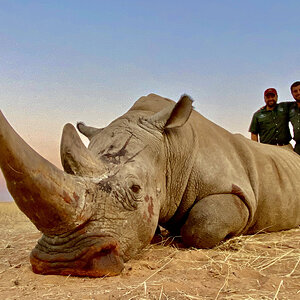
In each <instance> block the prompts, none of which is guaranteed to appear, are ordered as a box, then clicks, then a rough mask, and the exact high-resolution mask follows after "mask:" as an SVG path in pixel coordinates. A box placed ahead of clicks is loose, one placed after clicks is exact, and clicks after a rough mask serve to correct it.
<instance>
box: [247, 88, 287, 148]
mask: <svg viewBox="0 0 300 300" xmlns="http://www.w3.org/2000/svg"><path fill="white" fill-rule="evenodd" d="M264 99H265V103H266V105H265V106H264V107H262V108H261V109H259V110H258V111H257V112H255V113H254V115H253V117H252V121H251V124H250V128H249V132H251V139H252V140H254V141H256V142H258V141H260V142H261V143H264V144H271V145H278V146H284V145H288V144H289V142H290V140H291V139H292V137H291V133H290V129H289V106H290V103H289V102H281V103H279V104H277V100H278V94H277V91H276V90H275V89H274V88H269V89H267V90H265V92H264Z"/></svg>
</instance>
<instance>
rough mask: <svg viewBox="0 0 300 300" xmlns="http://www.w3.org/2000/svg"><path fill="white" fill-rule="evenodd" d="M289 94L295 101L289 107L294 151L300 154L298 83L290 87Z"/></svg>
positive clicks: (299, 84) (299, 93)
mask: <svg viewBox="0 0 300 300" xmlns="http://www.w3.org/2000/svg"><path fill="white" fill-rule="evenodd" d="M291 93H292V95H293V97H294V99H295V100H296V102H292V103H291V106H290V115H289V117H290V121H291V123H292V125H293V129H294V138H293V139H294V141H295V142H296V144H295V148H294V151H295V152H296V153H298V154H300V81H296V82H294V83H293V84H292V85H291Z"/></svg>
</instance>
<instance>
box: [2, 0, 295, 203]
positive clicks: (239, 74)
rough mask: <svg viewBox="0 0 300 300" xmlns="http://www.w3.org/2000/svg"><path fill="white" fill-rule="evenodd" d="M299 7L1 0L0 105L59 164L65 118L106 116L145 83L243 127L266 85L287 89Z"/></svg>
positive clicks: (227, 124)
mask: <svg viewBox="0 0 300 300" xmlns="http://www.w3.org/2000/svg"><path fill="white" fill-rule="evenodd" d="M299 11H300V1H299V0H294V1H291V0H285V1H283V0H282V1H277V0H263V1H262V0H252V1H248V0H243V1H238V0H235V1H234V0H222V1H221V0H219V1H215V0H209V1H202V0H198V1H197V0H194V1H189V0H185V1H176V0H165V1H163V0H159V1H156V0H151V1H149V0H147V1H146V0H145V1H143V0H136V1H134V0H132V1H129V0H128V1H126V0H123V1H121V0H114V1H109V0H107V1H101V0H99V1H74V0H72V1H71V0H69V1H66V0H65V1H63V0H49V1H40V0H39V1H29V0H28V1H25V0H23V1H22V0H19V1H13V0H0V101H1V102H0V104H1V106H0V109H1V110H2V112H3V113H4V114H5V116H6V118H7V119H8V120H9V122H10V123H11V125H12V126H13V127H14V128H15V130H16V131H17V132H18V133H19V134H20V135H21V136H22V137H23V139H25V141H26V142H27V143H29V144H30V145H31V146H32V147H33V148H34V149H35V150H37V151H38V152H39V153H40V154H41V155H43V156H44V157H45V158H46V159H48V160H49V161H51V162H52V163H54V164H56V165H57V166H60V160H59V142H60V136H61V132H62V128H63V126H64V124H65V123H67V122H71V123H73V124H75V123H76V121H79V120H82V121H84V122H86V123H87V124H88V125H92V126H95V127H103V126H106V125H107V124H108V123H109V122H110V121H111V120H113V119H114V118H116V117H117V116H119V115H121V114H123V113H124V112H125V111H127V110H128V109H129V107H130V106H131V105H132V104H133V102H134V101H135V100H137V99H138V98H139V97H140V96H143V95H147V94H149V93H157V94H160V95H162V96H165V97H168V98H171V99H174V100H177V99H178V98H179V97H180V95H181V94H183V93H187V94H189V95H190V96H191V97H192V98H193V99H194V100H195V102H194V106H195V108H196V110H198V111H199V112H200V113H201V114H203V115H204V116H206V117H207V118H209V119H210V120H212V121H214V122H215V123H217V124H219V125H221V126H222V127H224V128H226V129H227V130H229V131H231V132H239V133H242V134H243V135H245V136H249V134H248V132H247V131H248V127H249V123H250V120H251V117H252V114H253V112H254V111H256V110H257V109H258V108H259V107H261V106H262V105H263V104H264V102H263V91H264V90H265V89H266V88H268V87H275V88H276V89H277V90H278V93H279V100H282V101H283V100H292V98H291V95H290V90H289V87H290V85H291V83H293V82H294V81H296V80H300V22H299V20H300V19H299ZM84 141H85V140H84ZM85 142H86V141H85ZM0 199H1V200H9V199H11V198H10V196H9V194H8V192H7V190H6V188H5V183H4V179H3V176H2V174H0Z"/></svg>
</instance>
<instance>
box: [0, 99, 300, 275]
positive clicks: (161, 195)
mask: <svg viewBox="0 0 300 300" xmlns="http://www.w3.org/2000/svg"><path fill="white" fill-rule="evenodd" d="M0 119H1V120H0V151H1V152H0V164H1V168H2V170H3V173H4V176H5V178H6V181H7V187H8V189H9V191H10V193H11V194H12V196H13V197H14V199H15V201H16V203H17V205H18V206H19V208H20V209H21V210H22V211H23V212H24V213H25V214H26V215H27V216H28V218H29V219H30V220H31V221H32V222H33V223H34V224H35V225H36V227H37V228H38V229H39V230H40V231H41V232H42V233H43V236H42V238H41V239H40V240H39V242H38V244H37V246H36V247H35V249H33V251H32V253H31V257H30V260H31V264H32V268H33V271H34V272H36V273H41V274H63V275H69V274H72V275H79V276H103V275H116V274H119V273H120V272H121V270H122V269H123V262H124V261H127V260H128V259H130V258H131V257H132V256H134V255H135V254H137V253H138V252H139V251H140V250H141V249H142V248H143V247H145V246H146V245H147V244H149V243H150V241H151V239H152V237H153V235H154V232H155V229H156V227H157V225H158V224H160V225H162V226H164V227H165V228H167V229H169V230H170V231H172V232H180V233H181V235H182V239H183V242H184V243H185V244H186V245H187V246H193V247H198V248H208V247H213V246H215V245H217V244H218V243H219V242H221V241H223V240H224V239H228V238H230V237H233V236H237V235H240V234H246V233H254V232H257V231H260V230H265V231H278V230H282V229H288V228H292V227H296V226H298V225H299V224H300V184H299V181H300V156H298V155H297V154H295V153H293V152H292V151H287V150H285V149H282V148H280V147H276V146H270V145H262V144H259V143H255V142H253V141H251V140H248V139H246V138H244V137H242V136H241V135H234V134H231V133H229V132H228V131H226V130H224V129H222V128H220V127H219V126H217V125H215V124H214V123H212V122H210V121H208V120H207V119H205V118H204V117H203V116H201V115H200V114H199V113H197V112H196V111H193V109H192V101H191V99H190V98H189V97H188V96H186V95H184V96H182V97H181V99H180V100H179V101H178V102H177V104H175V103H174V102H173V101H171V100H169V99H166V98H162V97H160V96H157V95H154V94H150V95H148V96H147V97H142V98H140V99H139V100H138V101H137V102H136V103H135V104H134V105H133V107H132V108H131V109H130V110H129V111H128V112H127V113H125V114H124V115H123V116H121V117H120V118H118V119H116V120H115V121H113V122H112V123H111V124H110V125H108V126H107V127H105V128H103V129H97V128H92V127H88V126H85V125H84V124H83V123H79V124H78V129H79V130H80V131H81V132H82V133H83V134H85V135H86V136H87V137H88V138H89V139H90V144H89V147H88V149H87V148H86V147H85V146H84V144H83V143H82V141H81V140H80V138H79V136H78V134H77V132H76V130H75V128H74V127H73V126H72V125H71V124H67V125H65V127H64V130H63V135H62V141H61V158H62V164H63V167H64V170H65V171H64V172H63V171H61V170H59V169H57V168H56V167H55V166H54V165H52V164H51V163H49V162H48V161H47V160H45V159H44V158H42V157H41V156H40V155H39V154H37V153H36V152H35V151H34V150H32V149H31V148H30V147H29V146H28V145H27V144H26V143H25V142H24V141H23V140H22V139H21V138H20V137H19V136H18V135H17V134H16V133H15V132H14V130H13V129H12V128H11V127H10V125H9V124H8V123H7V121H6V120H5V118H4V117H3V116H2V115H1V118H0Z"/></svg>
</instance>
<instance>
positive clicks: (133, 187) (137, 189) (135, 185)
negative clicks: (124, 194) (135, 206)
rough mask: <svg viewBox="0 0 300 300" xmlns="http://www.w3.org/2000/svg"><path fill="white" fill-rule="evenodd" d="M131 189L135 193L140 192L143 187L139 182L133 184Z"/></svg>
mask: <svg viewBox="0 0 300 300" xmlns="http://www.w3.org/2000/svg"><path fill="white" fill-rule="evenodd" d="M130 189H131V190H132V191H133V192H134V193H138V192H139V191H140V190H141V187H140V186H139V185H138V184H133V185H132V186H131V187H130Z"/></svg>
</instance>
